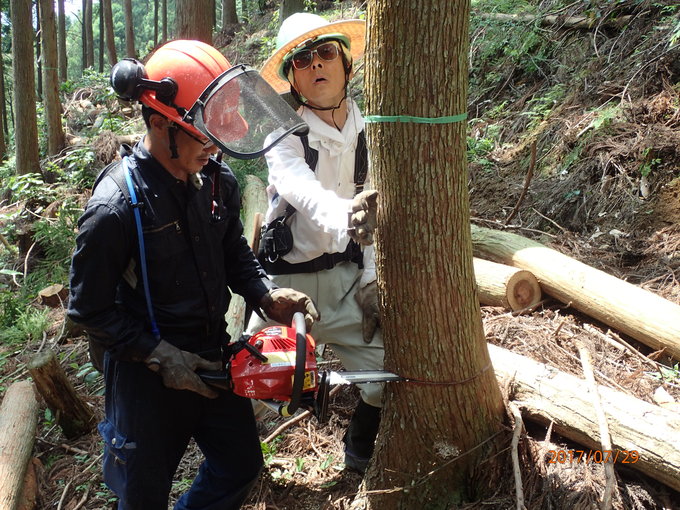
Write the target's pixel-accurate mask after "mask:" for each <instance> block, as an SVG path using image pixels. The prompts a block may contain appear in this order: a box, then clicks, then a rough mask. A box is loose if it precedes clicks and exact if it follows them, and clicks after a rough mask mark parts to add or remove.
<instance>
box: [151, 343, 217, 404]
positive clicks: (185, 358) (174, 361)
mask: <svg viewBox="0 0 680 510" xmlns="http://www.w3.org/2000/svg"><path fill="white" fill-rule="evenodd" d="M144 363H146V366H147V367H149V368H150V369H151V370H153V371H154V372H158V373H159V374H160V376H161V377H162V378H163V384H164V385H165V386H166V387H167V388H172V389H173V390H189V391H194V392H196V393H198V394H199V395H203V396H204V397H207V398H215V397H217V392H216V391H214V390H212V389H211V388H209V387H208V386H207V385H206V384H205V383H204V382H203V381H201V378H200V377H199V376H198V375H197V374H196V369H198V368H203V369H206V370H221V369H222V363H221V362H220V361H208V360H207V359H204V358H201V357H200V356H199V355H198V354H194V353H192V352H187V351H182V350H180V349H178V348H177V347H175V346H174V345H172V344H170V343H168V342H166V341H165V340H161V342H160V343H159V344H158V345H157V346H156V348H155V349H154V350H153V351H151V354H150V355H149V357H148V358H146V359H145V360H144Z"/></svg>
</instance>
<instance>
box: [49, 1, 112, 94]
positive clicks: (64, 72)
mask: <svg viewBox="0 0 680 510" xmlns="http://www.w3.org/2000/svg"><path fill="white" fill-rule="evenodd" d="M109 1H110V0H109ZM57 11H58V13H59V20H58V23H57V41H58V54H59V81H60V82H62V83H63V82H65V81H66V80H67V79H68V57H67V56H66V11H65V10H64V0H57Z"/></svg>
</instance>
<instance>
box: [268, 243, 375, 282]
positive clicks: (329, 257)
mask: <svg viewBox="0 0 680 510" xmlns="http://www.w3.org/2000/svg"><path fill="white" fill-rule="evenodd" d="M260 262H261V263H262V267H264V270H265V271H266V272H267V274H271V275H277V274H297V273H317V272H319V271H323V270H325V269H333V268H334V267H335V266H336V265H338V264H339V263H340V262H355V263H356V264H358V265H359V269H363V267H364V263H363V253H362V252H361V248H360V247H359V245H358V244H357V243H355V242H354V241H350V242H349V244H348V245H347V249H346V250H345V251H343V252H342V253H338V252H336V253H324V254H323V255H320V256H319V257H316V258H315V259H312V260H308V261H307V262H300V263H298V264H291V263H290V262H286V261H285V260H283V259H282V258H281V257H279V258H277V259H276V260H275V261H274V262H271V261H269V260H268V259H267V257H266V256H265V257H263V260H260Z"/></svg>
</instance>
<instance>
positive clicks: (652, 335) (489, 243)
mask: <svg viewBox="0 0 680 510" xmlns="http://www.w3.org/2000/svg"><path fill="white" fill-rule="evenodd" d="M471 229H472V242H473V249H474V252H475V256H478V257H482V258H485V259H491V260H495V261H497V262H502V263H504V264H509V265H513V266H515V267H519V268H521V269H526V270H527V271H531V272H532V273H533V274H534V275H535V276H536V278H537V279H538V282H539V284H540V285H541V288H542V289H543V291H544V292H546V293H547V294H550V295H551V296H553V297H555V298H557V299H559V300H560V301H562V302H564V303H571V306H573V307H574V308H576V309H577V310H580V311H582V312H583V313H585V314H588V315H589V316H591V317H593V318H595V319H597V320H599V321H602V322H604V323H605V324H607V325H608V326H611V327H613V328H616V329H617V330H619V331H621V332H623V333H625V334H627V335H630V336H631V337H633V338H635V339H636V340H638V341H639V342H642V343H644V344H645V345H648V346H649V347H651V348H653V349H655V350H661V349H664V348H665V350H666V353H667V354H669V355H671V356H673V357H674V358H675V359H680V306H679V305H676V304H675V303H672V302H670V301H668V300H666V299H663V298H662V297H660V296H657V295H656V294H654V293H652V292H649V291H646V290H644V289H641V288H640V287H637V286H635V285H632V284H630V283H628V282H624V281H623V280H620V279H618V278H616V277H614V276H611V275H608V274H607V273H604V272H603V271H600V270H598V269H595V268H592V267H590V266H588V265H586V264H583V263H581V262H579V261H577V260H574V259H573V258H571V257H568V256H566V255H563V254H561V253H559V252H558V251H555V250H552V249H550V248H548V247H546V246H544V245H542V244H540V243H537V242H535V241H532V240H530V239H527V238H525V237H521V236H518V235H516V234H511V233H508V232H501V231H497V230H491V229H488V228H483V227H477V226H475V225H472V228H471Z"/></svg>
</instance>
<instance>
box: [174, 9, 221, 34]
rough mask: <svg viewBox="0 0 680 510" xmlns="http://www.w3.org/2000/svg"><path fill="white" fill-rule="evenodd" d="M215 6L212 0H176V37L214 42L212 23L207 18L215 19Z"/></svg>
mask: <svg viewBox="0 0 680 510" xmlns="http://www.w3.org/2000/svg"><path fill="white" fill-rule="evenodd" d="M214 6H215V4H214V3H213V1H212V0H176V11H177V12H176V15H175V35H176V37H177V38H178V39H196V40H198V41H203V42H204V43H206V44H212V24H211V23H206V20H212V19H213V17H214V11H215V9H214Z"/></svg>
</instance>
